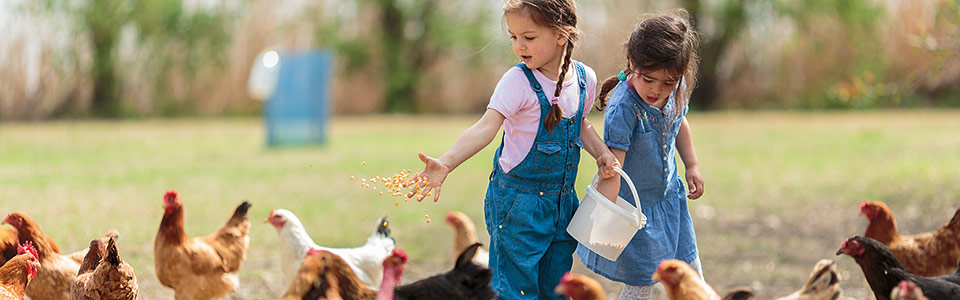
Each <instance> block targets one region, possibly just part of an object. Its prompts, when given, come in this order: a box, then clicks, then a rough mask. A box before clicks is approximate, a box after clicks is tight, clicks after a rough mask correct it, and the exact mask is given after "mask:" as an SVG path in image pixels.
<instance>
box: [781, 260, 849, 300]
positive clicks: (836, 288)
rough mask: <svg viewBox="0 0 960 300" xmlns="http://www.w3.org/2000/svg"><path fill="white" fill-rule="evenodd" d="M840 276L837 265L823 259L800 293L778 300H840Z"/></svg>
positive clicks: (811, 273)
mask: <svg viewBox="0 0 960 300" xmlns="http://www.w3.org/2000/svg"><path fill="white" fill-rule="evenodd" d="M840 292H841V291H840V275H839V274H837V264H836V263H835V262H833V261H832V260H829V259H821V260H820V261H818V262H817V264H816V265H815V266H814V267H813V271H811V272H810V279H807V283H806V284H804V285H803V288H801V289H800V290H799V291H796V292H794V293H793V294H790V295H787V296H784V297H780V298H777V300H833V299H839V298H840Z"/></svg>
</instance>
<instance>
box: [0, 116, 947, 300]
mask: <svg viewBox="0 0 960 300" xmlns="http://www.w3.org/2000/svg"><path fill="white" fill-rule="evenodd" d="M478 117H479V115H477V116H472V115H471V116H464V117H393V116H364V117H336V118H335V119H334V120H333V121H332V126H331V128H332V129H331V132H330V138H329V142H328V143H327V144H326V145H325V146H322V147H313V148H285V149H267V148H265V147H264V131H263V124H262V121H261V120H259V119H199V120H155V121H118V122H90V121H83V122H72V121H61V122H47V123H14V124H10V123H4V124H0V212H11V211H20V212H24V213H26V214H27V215H29V216H31V217H32V218H33V219H34V220H35V221H37V222H38V223H39V225H40V226H41V228H42V229H43V230H44V231H45V232H46V233H47V234H48V235H50V236H52V237H53V238H54V240H55V241H56V242H57V243H58V244H59V245H60V246H61V248H63V249H64V250H65V251H74V250H79V249H81V248H82V247H85V246H86V245H87V244H88V243H89V241H90V240H91V239H93V238H95V237H99V236H100V235H101V234H102V233H103V232H104V231H106V230H107V229H110V228H116V229H118V230H119V231H120V233H121V238H120V241H119V242H120V244H119V248H120V252H121V256H123V257H124V258H125V259H126V260H127V261H128V262H129V263H130V264H131V265H132V266H133V267H134V269H135V270H136V273H137V276H138V278H139V280H140V288H141V294H142V295H143V296H144V297H143V298H144V299H168V298H172V292H171V291H170V290H169V289H167V288H165V287H163V286H161V285H159V283H158V282H157V281H156V279H155V277H154V273H153V255H152V250H153V237H154V235H155V234H156V230H157V227H158V225H159V222H160V218H161V214H162V208H161V198H162V196H163V194H164V192H165V191H166V190H168V189H175V190H177V191H178V192H179V193H180V195H181V197H182V199H183V201H184V204H185V207H186V224H187V225H186V231H187V233H188V234H189V235H205V234H208V233H210V232H212V231H213V230H215V229H216V228H217V227H218V226H220V225H221V224H222V223H223V222H224V221H225V220H226V219H227V217H228V216H229V214H230V213H231V212H232V210H233V208H234V206H235V205H236V204H237V203H238V202H240V201H241V200H249V201H251V202H252V203H253V208H252V210H251V219H252V220H253V221H254V226H253V228H252V229H251V233H250V234H251V240H252V241H251V249H250V252H249V253H248V256H247V261H246V262H245V263H244V265H243V268H242V269H241V271H240V275H241V279H240V281H241V287H240V289H239V290H238V291H236V292H235V293H234V296H235V297H233V298H239V299H271V298H277V297H278V296H279V295H280V294H282V293H283V291H284V290H285V289H286V287H285V286H282V285H281V283H280V282H281V275H280V274H281V272H280V267H279V263H278V261H279V259H278V254H277V253H276V252H275V250H274V249H275V248H276V243H277V242H278V239H277V237H276V233H275V232H274V230H273V228H272V227H270V226H268V225H266V224H264V223H263V222H262V220H263V219H264V218H266V216H267V214H268V213H269V211H270V210H271V209H274V208H287V209H290V210H291V211H293V212H294V213H296V214H298V215H299V216H300V218H301V220H302V221H303V222H304V223H305V225H306V226H307V230H308V231H309V232H310V234H311V235H312V236H313V238H314V240H315V241H317V243H319V244H321V245H326V246H332V247H352V246H356V245H359V244H360V243H362V242H363V241H365V238H366V236H367V235H369V233H370V232H371V231H372V230H373V228H374V224H373V223H374V222H375V220H376V218H377V217H378V216H380V215H383V214H387V215H389V216H390V217H391V220H392V221H393V223H392V227H393V233H394V236H395V238H396V240H397V244H398V246H399V247H401V248H404V249H406V250H407V251H408V252H409V253H410V254H411V262H410V264H409V268H408V270H409V271H408V272H407V273H406V274H407V275H406V279H407V280H411V279H417V278H420V277H423V276H426V275H428V274H432V273H435V272H440V271H442V270H445V269H447V268H449V266H450V265H451V264H452V260H453V253H452V246H451V245H452V241H451V235H452V233H451V231H450V230H449V228H448V227H447V226H446V225H445V224H444V223H443V222H442V220H443V216H444V214H445V212H446V211H448V210H461V211H464V212H466V213H467V214H468V215H470V216H471V217H472V218H474V220H475V221H476V222H477V223H478V224H477V225H478V228H481V232H480V236H481V239H482V240H484V241H486V240H487V235H486V233H485V232H484V231H483V230H482V228H483V224H482V223H483V208H482V207H483V206H482V205H483V204H482V203H483V202H482V201H483V196H484V191H485V189H486V180H487V176H488V175H489V172H490V168H491V165H492V162H491V158H492V155H493V151H494V150H495V149H496V143H498V142H499V138H497V139H495V143H494V144H493V145H491V146H488V147H487V148H486V149H484V150H483V151H482V152H481V153H480V154H478V155H477V156H476V157H474V158H473V159H471V160H469V161H467V162H466V163H464V164H463V165H462V166H461V167H460V168H459V169H457V170H456V171H455V172H454V173H452V174H451V175H450V176H449V177H448V178H447V181H446V184H445V185H444V187H443V193H442V196H441V200H440V202H438V203H433V202H427V201H425V202H423V203H416V202H408V203H403V202H402V200H401V204H400V206H395V205H394V202H395V201H396V200H397V198H394V197H390V196H387V195H384V196H378V194H377V191H374V190H370V189H364V188H361V187H360V184H359V183H358V182H357V181H351V180H350V177H351V176H355V177H357V178H371V177H374V176H377V175H380V176H387V175H392V174H394V173H396V172H398V171H400V170H401V169H413V170H418V169H419V168H420V167H421V163H420V162H419V160H418V159H417V157H416V153H417V152H419V151H422V152H424V153H426V154H429V155H433V156H437V155H440V154H441V153H442V152H443V151H445V150H446V149H447V147H448V146H449V145H450V144H451V143H452V142H453V141H454V140H455V139H456V137H457V135H458V134H459V133H460V132H462V130H463V129H465V128H466V127H468V126H469V125H470V124H472V122H474V121H475V120H476V118H478ZM688 119H689V121H690V123H691V125H692V128H693V130H694V140H695V142H696V146H697V151H698V154H699V157H700V168H701V170H702V172H703V175H704V177H705V179H706V188H705V191H706V194H705V195H704V196H703V198H701V199H700V200H696V201H691V203H690V204H691V206H690V207H691V214H692V215H693V216H694V222H695V224H696V228H697V233H698V239H699V246H700V249H701V253H702V258H703V262H704V271H705V273H706V278H707V281H708V282H709V283H711V284H712V285H713V286H714V287H716V288H717V289H718V290H719V291H721V293H722V292H723V291H724V290H727V289H730V288H732V287H735V286H751V287H753V288H755V289H757V290H758V296H760V298H761V299H763V298H773V297H774V296H782V295H786V294H788V293H790V292H792V291H793V290H796V289H798V288H799V287H801V286H802V285H803V283H804V281H805V280H806V278H807V274H808V272H809V271H810V269H811V268H812V267H813V265H814V263H815V262H816V261H817V260H818V259H820V258H834V259H836V260H837V261H838V262H839V268H840V270H841V272H842V275H843V277H844V282H843V284H842V286H843V288H844V294H845V295H847V296H851V297H854V298H857V299H866V298H872V295H870V292H869V289H868V288H867V285H866V282H865V281H864V279H863V275H862V273H861V272H860V270H859V268H858V267H857V266H856V264H854V263H853V260H852V259H850V258H849V257H846V256H843V257H835V256H834V252H835V251H836V249H837V248H838V247H839V245H840V243H841V242H842V241H843V239H844V238H847V237H850V236H852V235H854V234H862V233H863V230H864V228H865V226H866V221H865V219H863V218H862V217H858V215H857V214H858V213H859V206H858V205H859V203H860V202H862V201H863V200H868V199H870V200H882V201H886V202H887V203H888V204H890V206H891V208H892V209H893V210H894V213H895V214H896V217H897V220H898V222H899V225H900V229H901V232H903V233H917V232H922V231H929V230H932V229H934V228H936V227H937V226H939V225H940V224H942V223H944V222H946V220H948V219H949V218H950V216H952V214H953V211H954V210H955V209H956V208H957V207H958V206H960V201H958V199H960V185H958V181H960V155H958V154H960V111H879V112H855V113H853V112H826V113H824V112H818V113H813V112H810V113H807V112H797V113H777V112H720V113H693V114H691V115H689V116H688ZM600 123H602V122H601V120H599V119H595V120H594V124H600ZM583 158H584V159H583V160H582V161H581V169H580V170H581V172H580V181H579V182H578V190H579V191H581V192H582V190H583V187H584V186H585V185H586V182H587V181H588V180H589V178H590V177H592V176H593V172H595V170H596V167H595V163H594V161H593V160H592V159H591V158H590V156H589V155H588V154H586V153H584V156H583ZM362 161H365V162H366V164H365V165H363V166H361V162H362ZM424 209H426V210H427V212H426V213H427V214H429V215H430V217H431V219H432V222H431V223H429V224H428V223H427V222H426V221H425V219H424V214H425V212H424ZM575 271H578V272H585V273H588V274H592V273H590V272H589V271H587V270H584V269H583V268H582V267H581V266H576V267H575ZM604 284H605V286H606V287H607V288H608V289H609V291H608V292H610V293H611V294H613V293H618V292H619V288H620V287H619V286H618V285H616V284H613V283H610V282H608V281H604Z"/></svg>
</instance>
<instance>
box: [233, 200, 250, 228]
mask: <svg viewBox="0 0 960 300" xmlns="http://www.w3.org/2000/svg"><path fill="white" fill-rule="evenodd" d="M251 206H253V205H252V204H250V202H247V201H243V203H240V205H238V206H237V209H236V210H234V211H233V216H230V220H229V221H227V223H228V224H240V223H242V222H243V221H246V220H247V210H249V209H250V207H251Z"/></svg>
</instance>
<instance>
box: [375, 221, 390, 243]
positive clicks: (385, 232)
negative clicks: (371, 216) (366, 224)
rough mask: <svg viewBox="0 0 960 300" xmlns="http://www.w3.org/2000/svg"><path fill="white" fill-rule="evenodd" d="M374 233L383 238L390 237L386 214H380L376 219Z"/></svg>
mask: <svg viewBox="0 0 960 300" xmlns="http://www.w3.org/2000/svg"><path fill="white" fill-rule="evenodd" d="M375 234H377V235H381V236H383V237H385V238H389V237H390V221H389V220H387V216H382V217H380V219H379V220H377V231H376V232H375Z"/></svg>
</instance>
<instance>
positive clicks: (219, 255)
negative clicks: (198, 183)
mask: <svg viewBox="0 0 960 300" xmlns="http://www.w3.org/2000/svg"><path fill="white" fill-rule="evenodd" d="M163 204H164V213H163V219H162V220H161V221H160V229H159V230H158V232H157V237H156V239H155V240H154V243H153V262H154V265H155V270H156V272H157V279H158V280H159V281H160V283H161V284H163V285H164V286H166V287H169V288H172V289H173V290H174V292H175V298H176V299H213V298H219V297H223V296H225V295H227V294H228V293H230V291H232V290H233V289H235V288H237V286H238V285H239V284H240V282H239V278H238V277H237V271H238V270H240V265H241V264H242V263H243V260H244V259H245V258H246V255H247V249H249V248H250V237H249V236H248V235H247V234H248V232H249V231H250V220H247V210H248V209H250V203H249V202H246V201H244V202H243V203H240V205H238V206H237V208H236V209H235V210H234V212H233V215H232V216H230V219H228V220H227V223H226V224H224V225H223V226H221V227H220V228H219V229H217V231H215V232H214V233H213V234H210V235H208V236H202V237H187V235H186V233H185V232H184V229H183V202H182V201H181V200H180V197H178V196H177V192H174V191H168V192H167V193H166V195H164V197H163Z"/></svg>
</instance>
